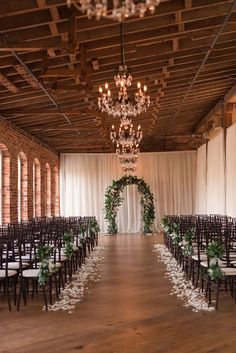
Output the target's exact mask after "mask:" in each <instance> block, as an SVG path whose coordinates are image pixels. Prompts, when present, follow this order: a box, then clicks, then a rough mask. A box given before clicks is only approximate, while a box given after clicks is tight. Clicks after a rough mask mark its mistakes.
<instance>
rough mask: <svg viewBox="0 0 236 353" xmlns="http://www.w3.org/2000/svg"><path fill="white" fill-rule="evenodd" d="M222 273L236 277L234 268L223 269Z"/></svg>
mask: <svg viewBox="0 0 236 353" xmlns="http://www.w3.org/2000/svg"><path fill="white" fill-rule="evenodd" d="M222 272H223V274H224V275H225V276H236V268H234V267H225V268H222Z"/></svg>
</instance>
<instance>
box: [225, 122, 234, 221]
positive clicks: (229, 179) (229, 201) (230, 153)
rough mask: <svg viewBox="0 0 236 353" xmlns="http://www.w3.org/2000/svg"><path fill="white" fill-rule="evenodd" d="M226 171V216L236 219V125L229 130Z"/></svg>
mask: <svg viewBox="0 0 236 353" xmlns="http://www.w3.org/2000/svg"><path fill="white" fill-rule="evenodd" d="M226 171H227V173H226V186H227V188H226V189H227V191H226V214H227V215H228V216H232V217H236V124H233V125H231V126H230V127H229V128H228V129H227V139H226Z"/></svg>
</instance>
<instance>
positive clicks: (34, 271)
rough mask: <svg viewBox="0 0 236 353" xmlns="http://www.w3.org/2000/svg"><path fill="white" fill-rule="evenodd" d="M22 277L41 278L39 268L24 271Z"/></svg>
mask: <svg viewBox="0 0 236 353" xmlns="http://www.w3.org/2000/svg"><path fill="white" fill-rule="evenodd" d="M22 276H23V277H27V278H37V277H38V276H39V268H33V269H32V268H31V269H29V270H24V271H23V272H22Z"/></svg>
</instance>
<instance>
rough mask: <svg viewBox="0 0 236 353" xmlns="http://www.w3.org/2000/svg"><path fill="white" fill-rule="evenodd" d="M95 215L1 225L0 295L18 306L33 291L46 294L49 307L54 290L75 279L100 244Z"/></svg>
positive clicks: (18, 307) (45, 299) (10, 303)
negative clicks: (85, 260)
mask: <svg viewBox="0 0 236 353" xmlns="http://www.w3.org/2000/svg"><path fill="white" fill-rule="evenodd" d="M98 231H99V227H98V224H97V221H96V219H95V218H94V217H69V218H65V217H55V218H36V219H34V220H32V221H28V222H21V223H16V224H8V225H6V226H3V227H1V228H0V298H3V299H4V300H5V299H7V303H8V308H9V310H10V311H11V309H12V298H14V304H15V306H16V307H17V309H18V310H19V309H20V305H21V302H22V299H23V302H24V304H26V303H27V298H28V297H29V294H31V297H32V298H33V297H34V296H35V294H36V293H42V294H43V297H44V303H45V307H46V309H47V308H48V302H49V303H50V304H52V302H53V293H54V292H55V294H56V297H57V298H58V297H59V294H60V291H61V288H63V287H64V285H65V283H66V282H67V281H69V280H71V278H72V275H73V273H74V272H75V271H77V270H78V268H79V267H80V266H81V265H82V263H83V261H84V259H85V258H86V256H87V254H88V253H90V252H91V251H92V250H93V248H94V246H96V245H97V244H98Z"/></svg>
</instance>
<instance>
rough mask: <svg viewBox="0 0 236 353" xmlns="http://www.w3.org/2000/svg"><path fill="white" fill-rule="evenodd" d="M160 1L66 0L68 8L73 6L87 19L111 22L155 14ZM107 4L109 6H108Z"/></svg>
mask: <svg viewBox="0 0 236 353" xmlns="http://www.w3.org/2000/svg"><path fill="white" fill-rule="evenodd" d="M160 2H161V0H145V1H144V0H143V1H138V0H137V1H134V0H125V1H124V0H113V1H108V0H67V5H68V7H70V6H71V4H72V3H73V5H74V6H75V7H76V8H77V9H78V10H79V11H81V12H83V13H86V15H87V17H88V18H92V17H95V18H96V19H97V20H99V19H100V18H101V17H107V18H110V19H113V20H118V21H123V20H124V19H125V18H128V17H130V16H139V17H143V16H144V15H145V13H146V12H148V11H150V13H152V14H153V13H154V12H155V8H156V7H157V6H158V5H159V4H160ZM108 3H109V4H108ZM109 5H110V6H109Z"/></svg>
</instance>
